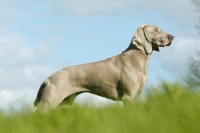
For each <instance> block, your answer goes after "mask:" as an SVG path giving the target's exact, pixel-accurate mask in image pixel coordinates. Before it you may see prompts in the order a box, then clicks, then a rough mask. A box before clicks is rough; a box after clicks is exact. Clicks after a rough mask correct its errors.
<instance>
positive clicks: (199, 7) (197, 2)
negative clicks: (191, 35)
mask: <svg viewBox="0 0 200 133" xmlns="http://www.w3.org/2000/svg"><path fill="white" fill-rule="evenodd" d="M191 1H192V3H193V5H194V6H195V10H194V11H195V12H196V13H197V14H198V17H197V21H198V23H197V24H196V25H195V28H196V29H197V30H198V32H199V34H200V0H191Z"/></svg>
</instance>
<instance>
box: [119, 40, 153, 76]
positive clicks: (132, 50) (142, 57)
mask: <svg viewBox="0 0 200 133" xmlns="http://www.w3.org/2000/svg"><path fill="white" fill-rule="evenodd" d="M122 54H123V55H125V56H126V57H128V58H129V57H130V63H131V64H132V66H134V65H135V64H138V66H139V65H142V66H140V67H141V68H144V69H143V70H144V71H143V73H144V74H145V75H148V64H149V60H150V55H151V54H146V52H145V51H143V50H141V49H138V48H137V47H136V46H135V45H133V44H132V43H131V44H130V45H129V46H128V48H127V49H126V50H125V51H123V52H122ZM127 55H128V56H127ZM137 55H138V56H137ZM136 56H137V57H136ZM138 58H139V60H138ZM141 62H144V63H141Z"/></svg>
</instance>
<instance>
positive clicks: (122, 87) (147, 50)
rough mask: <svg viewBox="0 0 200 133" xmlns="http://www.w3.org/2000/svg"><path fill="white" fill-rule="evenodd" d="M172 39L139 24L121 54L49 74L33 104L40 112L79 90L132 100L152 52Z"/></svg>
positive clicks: (70, 100) (67, 101)
mask: <svg viewBox="0 0 200 133" xmlns="http://www.w3.org/2000/svg"><path fill="white" fill-rule="evenodd" d="M173 38H174V36H172V35H170V34H168V33H166V32H163V31H162V30H161V29H160V28H158V27H157V26H155V25H149V24H148V25H142V26H140V27H139V28H138V30H137V32H136V33H135V34H134V37H133V38H132V41H131V43H130V45H129V47H128V48H127V49H126V50H125V51H123V52H122V53H121V54H119V55H117V56H114V57H111V58H108V59H106V60H102V61H98V62H94V63H89V64H84V65H78V66H72V67H67V68H64V69H62V70H60V71H57V72H55V73H53V74H52V75H51V76H50V77H48V78H47V79H46V80H45V81H44V82H43V83H42V85H41V86H40V89H39V91H38V94H37V98H36V100H35V102H34V105H35V106H37V110H41V111H47V110H49V109H51V108H55V107H57V106H58V105H65V106H72V104H73V102H74V99H75V97H76V96H77V95H78V94H80V93H83V92H89V93H92V94H96V95H99V96H102V97H105V98H109V99H112V100H116V101H124V102H126V101H128V102H132V101H134V100H135V99H136V98H137V97H138V96H139V94H140V93H141V91H142V89H143V87H144V84H145V83H146V81H147V78H148V70H147V68H148V63H149V59H150V55H151V53H152V51H153V50H155V51H159V47H164V46H169V45H170V44H171V43H172V40H173ZM37 110H36V111H37Z"/></svg>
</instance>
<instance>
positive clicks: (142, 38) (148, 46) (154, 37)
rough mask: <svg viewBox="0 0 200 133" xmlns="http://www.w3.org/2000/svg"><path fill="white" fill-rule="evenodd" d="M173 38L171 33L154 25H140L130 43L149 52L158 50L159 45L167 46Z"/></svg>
mask: <svg viewBox="0 0 200 133" xmlns="http://www.w3.org/2000/svg"><path fill="white" fill-rule="evenodd" d="M173 39H174V36H173V35H170V34H168V33H166V32H163V31H162V30H161V29H160V28H158V27H157V26H155V25H149V24H147V25H142V26H140V27H139V28H138V30H137V32H136V33H135V34H134V37H133V39H132V44H133V45H135V46H136V47H137V48H138V49H141V50H144V51H145V52H146V54H150V53H151V52H152V51H153V50H155V51H159V47H164V46H169V45H170V44H171V43H172V41H173Z"/></svg>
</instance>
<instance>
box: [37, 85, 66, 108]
mask: <svg viewBox="0 0 200 133" xmlns="http://www.w3.org/2000/svg"><path fill="white" fill-rule="evenodd" d="M64 98H65V97H64V95H62V92H61V91H59V89H58V88H56V86H55V85H52V84H47V85H46V86H45V87H44V89H43V90H42V91H41V98H40V101H39V103H38V105H37V109H36V112H38V111H41V112H47V111H48V110H50V109H53V108H56V107H57V106H58V105H59V104H60V103H61V102H62V101H63V99H64Z"/></svg>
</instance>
